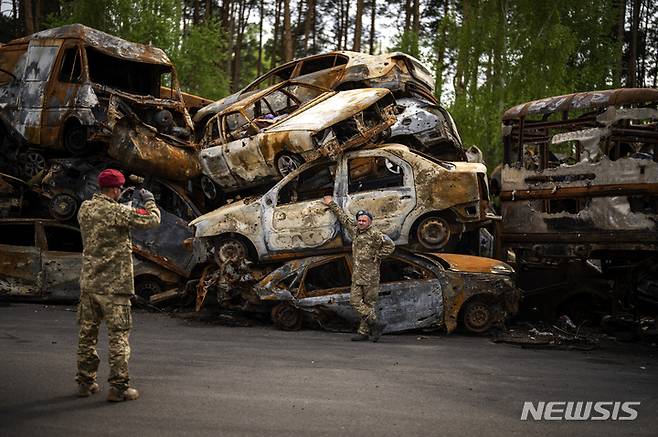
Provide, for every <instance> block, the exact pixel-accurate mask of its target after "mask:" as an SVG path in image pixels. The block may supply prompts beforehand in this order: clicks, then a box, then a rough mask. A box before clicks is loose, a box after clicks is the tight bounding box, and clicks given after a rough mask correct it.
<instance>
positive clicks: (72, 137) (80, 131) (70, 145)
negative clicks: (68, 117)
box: [62, 123, 87, 155]
mask: <svg viewBox="0 0 658 437" xmlns="http://www.w3.org/2000/svg"><path fill="white" fill-rule="evenodd" d="M62 143H63V144H64V148H65V149H66V151H67V152H69V153H70V154H72V155H80V154H82V153H84V152H85V151H86V150H87V129H85V128H84V127H83V126H81V125H80V124H78V123H72V124H70V125H68V126H67V127H66V128H65V129H64V134H63V137H62Z"/></svg>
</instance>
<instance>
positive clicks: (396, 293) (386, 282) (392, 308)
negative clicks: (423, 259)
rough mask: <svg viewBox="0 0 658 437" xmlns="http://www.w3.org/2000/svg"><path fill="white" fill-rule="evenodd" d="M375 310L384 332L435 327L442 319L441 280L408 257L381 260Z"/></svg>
mask: <svg viewBox="0 0 658 437" xmlns="http://www.w3.org/2000/svg"><path fill="white" fill-rule="evenodd" d="M380 272H381V279H380V289H379V300H378V301H377V309H378V312H379V313H378V314H379V316H380V318H381V320H382V321H383V322H384V323H385V324H386V327H385V328H384V332H398V331H406V330H410V329H421V328H434V327H438V326H440V325H441V323H442V322H443V294H442V289H441V282H440V280H439V279H438V278H437V277H436V275H435V274H434V272H432V271H431V270H430V269H428V268H425V267H424V266H421V265H419V264H417V263H413V262H411V261H410V260H407V259H402V258H399V257H389V258H385V259H384V260H382V264H381V268H380Z"/></svg>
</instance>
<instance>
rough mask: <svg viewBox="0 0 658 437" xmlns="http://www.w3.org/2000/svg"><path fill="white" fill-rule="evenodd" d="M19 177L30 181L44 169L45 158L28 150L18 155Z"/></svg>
mask: <svg viewBox="0 0 658 437" xmlns="http://www.w3.org/2000/svg"><path fill="white" fill-rule="evenodd" d="M19 160H20V163H21V175H22V176H23V177H24V178H26V179H31V178H33V177H34V176H36V175H38V174H39V173H41V172H42V171H44V170H45V169H46V158H45V157H44V156H43V154H41V152H38V151H36V150H28V151H27V152H25V153H21V154H20V155H19Z"/></svg>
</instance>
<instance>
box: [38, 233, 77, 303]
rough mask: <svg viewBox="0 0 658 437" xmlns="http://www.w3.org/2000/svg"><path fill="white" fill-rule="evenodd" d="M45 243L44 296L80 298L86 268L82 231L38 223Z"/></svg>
mask: <svg viewBox="0 0 658 437" xmlns="http://www.w3.org/2000/svg"><path fill="white" fill-rule="evenodd" d="M40 232H43V237H44V238H45V240H44V241H45V245H44V248H43V251H42V255H41V265H42V267H41V268H42V271H43V279H44V282H43V284H44V287H43V288H44V289H43V296H44V297H47V298H50V299H67V300H72V299H78V298H79V296H80V270H81V269H82V237H81V236H80V231H79V230H77V229H75V228H73V227H70V226H64V225H59V224H48V223H46V224H43V225H40V224H38V225H37V233H38V234H39V233H40Z"/></svg>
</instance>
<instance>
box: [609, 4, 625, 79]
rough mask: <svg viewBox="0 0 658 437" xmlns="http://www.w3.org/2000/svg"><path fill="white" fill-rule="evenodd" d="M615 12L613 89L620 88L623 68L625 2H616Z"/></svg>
mask: <svg viewBox="0 0 658 437" xmlns="http://www.w3.org/2000/svg"><path fill="white" fill-rule="evenodd" d="M618 2H619V6H618V11H617V47H618V51H617V59H616V60H615V65H614V69H613V73H612V84H613V86H614V87H615V88H619V87H621V74H622V70H623V68H624V30H625V27H626V0H618Z"/></svg>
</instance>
